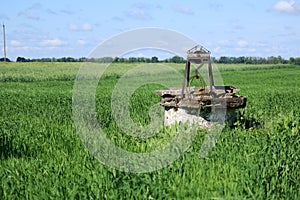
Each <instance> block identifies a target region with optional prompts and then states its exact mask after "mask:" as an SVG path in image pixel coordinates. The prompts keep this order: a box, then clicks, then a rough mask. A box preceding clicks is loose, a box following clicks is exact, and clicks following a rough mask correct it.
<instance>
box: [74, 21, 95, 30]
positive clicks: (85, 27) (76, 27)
mask: <svg viewBox="0 0 300 200" xmlns="http://www.w3.org/2000/svg"><path fill="white" fill-rule="evenodd" d="M69 29H70V30H72V31H91V30H93V27H92V25H90V24H88V23H85V24H82V25H77V24H70V25H69Z"/></svg>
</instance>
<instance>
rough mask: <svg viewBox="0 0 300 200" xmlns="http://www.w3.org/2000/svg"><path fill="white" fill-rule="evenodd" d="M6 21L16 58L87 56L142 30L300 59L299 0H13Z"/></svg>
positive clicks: (223, 49)
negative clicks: (119, 36)
mask: <svg viewBox="0 0 300 200" xmlns="http://www.w3.org/2000/svg"><path fill="white" fill-rule="evenodd" d="M2 5H3V3H2ZM0 20H1V22H4V23H5V25H6V38H7V57H8V58H10V59H12V60H15V59H16V57H18V56H23V57H26V58H41V57H67V56H71V57H76V58H78V57H87V56H88V55H89V53H90V52H91V51H92V50H93V49H94V48H95V47H96V46H97V45H98V44H99V43H101V42H103V41H105V40H107V39H109V38H111V37H113V36H114V35H117V34H120V33H122V32H124V31H128V30H132V29H136V28H142V27H158V28H166V29H171V30H175V31H178V32H180V33H182V34H184V35H186V36H188V37H190V38H192V39H194V40H195V41H196V42H197V43H199V44H200V45H203V46H204V47H206V48H207V49H209V50H210V51H211V52H212V55H213V56H215V57H219V56H223V55H224V56H262V57H268V56H278V55H281V56H283V57H284V58H289V57H300V50H299V46H300V26H299V22H300V1H293V0H292V1H278V0H264V1H255V2H254V1H250V0H239V1H236V0H227V1H223V0H206V1H205V0H187V1H179V0H173V1H171V0H164V1H163V0H160V1H158V0H152V1H140V0H127V1H121V0H120V1H113V0H111V1H105V2H104V1H103V2H102V1H99V0H98V1H96V0H90V1H76V0H73V1H61V0H59V1H58V0H51V1H50V0H48V1H45V0H39V1H36V0H25V1H19V0H18V1H17V0H9V1H5V4H4V6H1V7H0ZM0 42H1V44H2V43H3V38H2V34H1V38H0ZM1 46H2V45H1ZM1 54H2V52H1ZM1 54H0V57H2V55H1ZM146 56H147V55H146Z"/></svg>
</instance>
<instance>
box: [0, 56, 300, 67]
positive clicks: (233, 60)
mask: <svg viewBox="0 0 300 200" xmlns="http://www.w3.org/2000/svg"><path fill="white" fill-rule="evenodd" d="M3 60H4V59H3V58H0V62H1V61H3ZM6 61H7V62H10V60H9V59H8V58H7V59H6ZM212 61H213V62H214V63H219V64H295V65H300V57H297V58H294V57H290V58H289V59H284V58H282V57H281V56H277V57H276V56H270V57H267V58H264V57H253V56H250V57H249V56H248V57H247V56H240V57H229V56H221V57H219V58H215V57H212ZM16 62H99V63H111V62H117V63H133V62H144V63H158V62H162V63H185V62H186V59H185V58H183V57H180V56H173V57H172V58H167V59H162V60H159V59H158V57H156V56H153V57H151V58H147V57H129V58H123V57H115V58H112V57H102V58H86V57H82V58H73V57H62V58H33V59H29V58H24V57H18V58H17V59H16Z"/></svg>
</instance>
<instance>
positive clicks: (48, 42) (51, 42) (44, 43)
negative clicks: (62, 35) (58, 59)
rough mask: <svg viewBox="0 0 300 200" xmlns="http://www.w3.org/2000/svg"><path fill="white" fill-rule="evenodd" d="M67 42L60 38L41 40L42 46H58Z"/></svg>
mask: <svg viewBox="0 0 300 200" xmlns="http://www.w3.org/2000/svg"><path fill="white" fill-rule="evenodd" d="M65 44H66V42H64V41H62V40H60V39H57V38H56V39H49V40H44V41H42V42H40V45H41V46H48V47H57V46H63V45H65Z"/></svg>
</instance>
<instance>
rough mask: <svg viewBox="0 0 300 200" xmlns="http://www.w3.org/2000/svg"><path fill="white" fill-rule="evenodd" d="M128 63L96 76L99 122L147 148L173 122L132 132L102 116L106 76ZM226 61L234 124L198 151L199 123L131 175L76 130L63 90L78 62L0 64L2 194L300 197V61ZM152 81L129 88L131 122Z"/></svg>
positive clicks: (140, 119)
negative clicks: (160, 164)
mask: <svg viewBox="0 0 300 200" xmlns="http://www.w3.org/2000/svg"><path fill="white" fill-rule="evenodd" d="M134 66H135V65H130V64H118V65H117V64H115V65H114V67H113V68H112V69H109V70H111V71H108V72H107V74H106V78H103V79H101V80H100V85H102V88H101V90H100V89H99V90H98V93H97V100H96V103H97V109H98V114H99V116H98V117H99V123H100V124H101V126H102V127H103V128H104V129H105V131H106V133H107V134H108V137H110V138H111V140H112V141H113V142H114V143H115V144H116V145H118V146H120V147H122V148H126V149H129V150H131V151H137V152H143V151H151V150H153V149H155V148H159V147H161V146H163V145H164V144H165V142H166V141H168V140H169V139H170V138H171V137H172V130H168V129H166V130H165V132H163V131H162V132H160V133H159V134H158V135H156V136H155V137H153V138H150V139H149V140H146V141H139V140H136V141H135V140H132V138H131V137H127V136H124V135H123V134H122V131H121V130H119V129H118V127H117V126H116V123H115V121H114V119H113V118H112V116H111V105H110V95H111V92H112V91H113V89H114V85H115V84H116V83H117V81H118V77H119V75H120V74H122V73H124V72H126V71H127V70H128V69H131V68H132V67H134ZM170 66H174V67H175V68H176V69H178V70H181V68H183V67H184V66H183V65H175V64H170ZM123 67H124V68H123ZM222 67H223V66H222ZM224 67H225V66H224ZM231 67H232V68H234V69H235V70H234V71H232V70H226V69H222V68H221V70H220V71H221V73H222V77H223V80H224V83H225V84H226V85H234V86H236V87H238V88H240V89H241V92H240V93H241V94H242V95H246V96H247V97H248V104H247V107H246V108H245V109H243V110H242V111H241V116H240V120H239V121H238V123H236V126H235V127H234V128H226V129H224V130H223V132H222V134H221V137H220V138H219V141H218V142H217V145H216V147H214V148H213V150H212V152H211V153H210V154H209V156H208V157H206V158H202V159H200V158H199V157H198V151H199V150H200V147H201V144H202V142H203V139H204V137H205V133H206V132H205V131H204V130H199V131H198V133H197V136H196V138H195V139H194V142H193V144H192V145H191V147H190V148H189V149H188V151H187V152H185V154H184V155H182V156H181V157H180V158H179V159H178V160H176V161H175V162H174V163H173V164H172V165H170V166H168V167H166V168H163V169H161V170H158V171H154V172H151V173H145V174H132V173H125V172H120V171H117V170H115V169H113V168H110V167H107V166H105V165H103V164H101V163H100V162H99V161H98V160H97V159H95V158H94V157H93V156H92V155H91V154H90V153H89V152H88V151H87V150H86V149H85V147H84V145H83V144H82V142H81V140H80V139H79V137H78V135H77V133H76V130H75V127H74V122H73V118H72V89H73V84H74V78H75V76H76V73H77V70H78V68H79V66H78V64H77V63H75V64H70V63H54V64H53V63H24V64H20V63H9V64H8V65H6V64H1V65H0V72H1V77H0V90H1V92H0V179H1V181H0V196H1V198H2V199H74V198H76V199H79V198H81V199H104V198H105V199H183V198H186V199H299V198H300V178H299V177H300V170H299V166H300V149H299V145H300V121H299V119H300V116H299V113H300V106H299V100H300V95H299V94H300V89H299V83H300V79H299V75H300V68H295V67H285V68H282V67H276V66H274V67H272V66H271V67H270V68H268V69H267V68H265V67H262V68H259V66H257V67H258V68H257V69H251V70H250V69H246V68H247V66H246V68H244V67H243V66H235V65H232V66H231ZM63 74H65V77H67V78H62V77H63ZM9 77H11V78H9ZM156 87H157V86H155V85H149V86H144V87H141V88H140V89H139V90H137V91H136V93H135V94H134V96H133V97H132V98H136V99H141V97H144V98H143V103H141V102H137V101H136V100H134V99H133V100H132V101H131V103H130V104H131V106H132V107H131V116H132V117H133V119H134V121H135V122H137V123H140V124H142V125H143V124H144V125H145V124H147V123H148V120H149V116H148V113H147V112H145V110H147V107H149V106H151V105H152V104H153V103H156V102H157V101H159V98H158V97H156V96H155V95H154V96H153V93H152V91H153V90H154V89H156ZM257 124H259V126H258V125H257Z"/></svg>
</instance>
